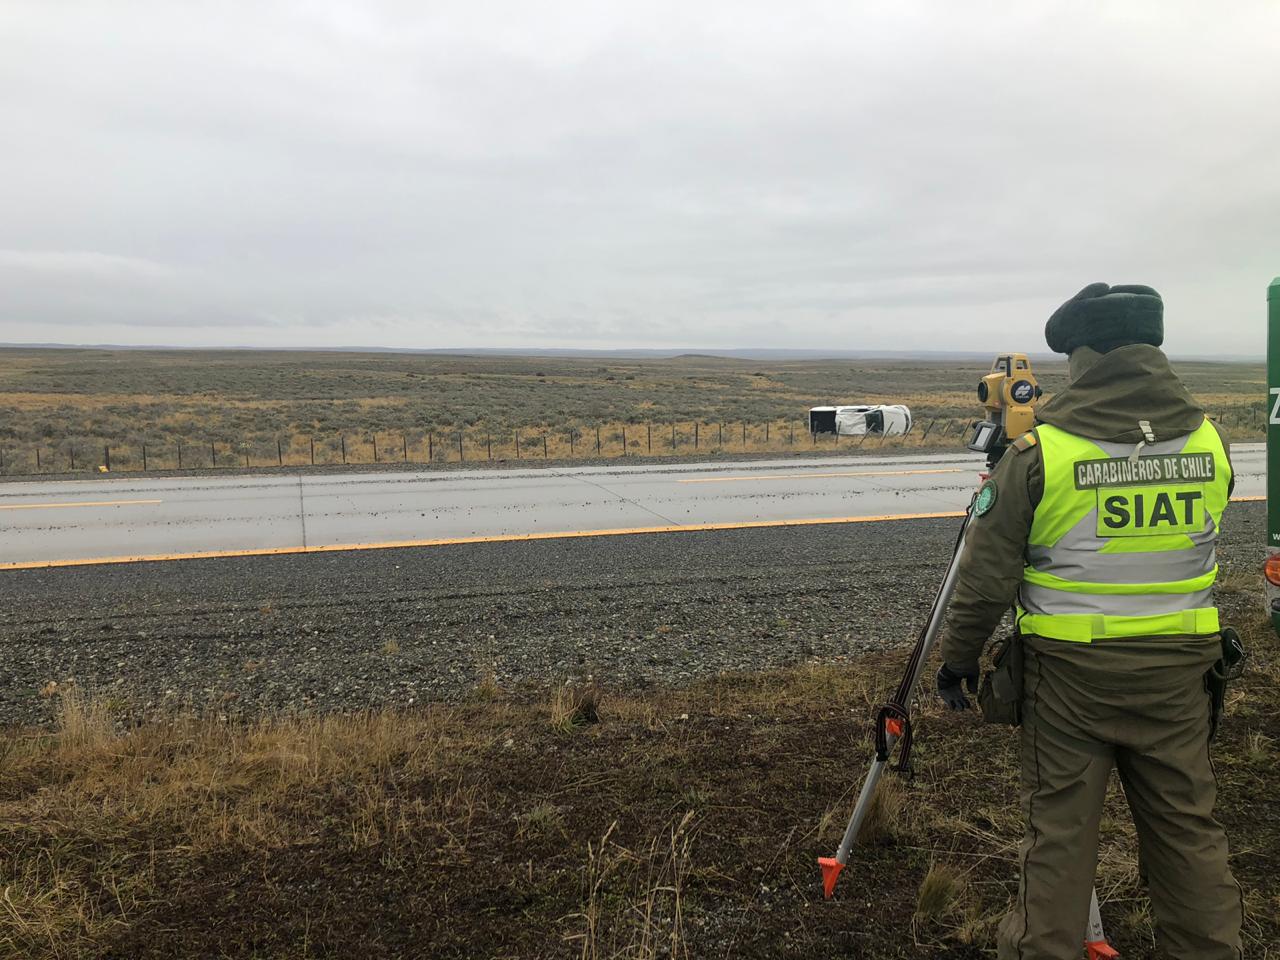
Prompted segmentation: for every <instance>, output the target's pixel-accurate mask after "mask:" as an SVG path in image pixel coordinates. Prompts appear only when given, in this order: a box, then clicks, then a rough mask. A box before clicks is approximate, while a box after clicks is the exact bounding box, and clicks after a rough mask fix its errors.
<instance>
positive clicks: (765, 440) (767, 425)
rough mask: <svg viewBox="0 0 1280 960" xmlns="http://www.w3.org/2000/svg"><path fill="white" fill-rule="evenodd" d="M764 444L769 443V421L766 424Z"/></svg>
mask: <svg viewBox="0 0 1280 960" xmlns="http://www.w3.org/2000/svg"><path fill="white" fill-rule="evenodd" d="M764 442H765V443H768V442H769V421H768V420H766V421H765V422H764Z"/></svg>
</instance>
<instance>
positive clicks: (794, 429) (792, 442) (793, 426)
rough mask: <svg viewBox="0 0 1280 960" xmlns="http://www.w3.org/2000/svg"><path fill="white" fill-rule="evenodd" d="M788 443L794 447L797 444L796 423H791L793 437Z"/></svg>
mask: <svg viewBox="0 0 1280 960" xmlns="http://www.w3.org/2000/svg"><path fill="white" fill-rule="evenodd" d="M787 443H788V444H789V445H790V446H793V447H794V446H795V445H796V425H795V424H794V423H793V424H791V439H790V440H788V441H787Z"/></svg>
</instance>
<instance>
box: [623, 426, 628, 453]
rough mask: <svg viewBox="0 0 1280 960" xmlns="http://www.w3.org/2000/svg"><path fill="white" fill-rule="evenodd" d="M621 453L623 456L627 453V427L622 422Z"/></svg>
mask: <svg viewBox="0 0 1280 960" xmlns="http://www.w3.org/2000/svg"><path fill="white" fill-rule="evenodd" d="M622 455H623V456H624V457H625V456H626V455H627V427H626V424H623V427H622Z"/></svg>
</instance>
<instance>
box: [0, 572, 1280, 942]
mask: <svg viewBox="0 0 1280 960" xmlns="http://www.w3.org/2000/svg"><path fill="white" fill-rule="evenodd" d="M1257 581H1258V578H1257V576H1256V574H1254V573H1251V572H1250V573H1243V572H1241V573H1235V574H1232V575H1230V576H1228V577H1227V578H1225V579H1224V581H1223V583H1222V589H1221V596H1220V600H1221V603H1222V606H1223V607H1224V613H1225V614H1226V615H1227V618H1228V619H1230V620H1231V621H1233V622H1236V623H1238V624H1241V625H1243V627H1244V630H1243V632H1244V634H1245V635H1246V637H1247V641H1248V643H1249V645H1250V647H1251V649H1252V659H1251V661H1250V670H1249V672H1248V673H1247V674H1246V677H1245V679H1244V680H1243V681H1242V682H1241V683H1240V684H1239V685H1238V686H1237V687H1235V688H1233V690H1232V692H1231V694H1230V702H1229V716H1228V721H1227V723H1226V725H1225V728H1224V731H1223V734H1222V737H1221V740H1220V742H1219V743H1218V745H1217V746H1216V748H1215V753H1216V759H1217V769H1218V774H1219V779H1220V783H1221V786H1220V789H1221V797H1220V816H1221V818H1222V819H1223V820H1224V822H1225V823H1226V826H1227V829H1228V831H1229V833H1230V835H1231V838H1232V842H1233V861H1232V866H1233V869H1234V870H1235V871H1236V874H1237V876H1238V878H1239V879H1240V880H1241V882H1242V884H1243V885H1244V887H1245V890H1246V891H1247V910H1248V918H1247V923H1246V928H1245V929H1246V936H1247V938H1248V948H1247V952H1248V953H1249V954H1250V955H1257V956H1264V955H1265V954H1266V951H1267V949H1268V948H1270V947H1274V945H1275V944H1276V943H1277V942H1280V877H1277V875H1276V872H1275V869H1274V865H1275V864H1276V863H1277V862H1280V828H1278V827H1277V823H1276V820H1275V816H1274V811H1275V794H1276V790H1277V787H1278V786H1280V784H1278V782H1277V781H1278V778H1280V773H1277V770H1278V769H1280V766H1278V765H1277V763H1276V759H1277V758H1276V743H1277V741H1278V740H1280V718H1278V716H1277V713H1276V710H1275V703H1276V693H1277V685H1278V684H1280V646H1278V645H1277V642H1276V639H1275V637H1274V635H1273V634H1272V632H1271V630H1270V627H1269V625H1268V624H1267V623H1266V621H1265V620H1264V619H1263V617H1262V616H1261V614H1260V612H1259V610H1260V607H1261V603H1260V598H1259V597H1258V596H1257ZM901 659H902V654H901V652H900V651H899V652H891V653H878V654H872V655H868V656H866V657H865V658H863V659H861V660H857V661H854V662H852V663H849V664H844V665H813V666H804V667H799V668H796V669H790V670H785V671H777V672H770V673H765V674H749V675H748V674H744V675H730V676H724V677H721V678H718V679H715V680H712V681H708V682H705V683H700V684H696V685H693V686H689V687H685V688H679V689H662V690H656V691H653V692H650V693H648V694H637V693H628V694H624V693H612V692H610V691H608V690H601V689H599V688H596V687H591V688H568V687H558V688H556V689H554V690H551V691H546V692H541V693H536V694H535V693H531V692H528V691H526V692H524V693H515V692H510V691H504V690H502V689H501V688H499V687H498V686H497V685H496V683H494V682H493V681H488V682H486V683H485V684H483V685H482V687H481V688H479V689H477V691H476V695H475V696H474V697H473V698H472V699H471V700H470V701H469V702H464V703H458V704H451V705H430V706H425V707H423V708H420V709H415V710H407V711H392V710H382V711H375V712H360V713H353V714H330V715H327V716H311V717H295V716H288V715H285V716H275V717H269V718H265V719H258V720H252V721H250V720H244V721H240V722H235V721H227V720H220V719H219V718H218V717H217V716H216V715H212V716H206V717H203V718H196V717H193V716H175V717H172V718H170V719H168V720H162V721H156V720H149V721H145V722H138V723H135V724H132V725H128V726H122V725H121V724H120V723H119V720H118V717H117V715H116V711H115V706H114V705H113V704H112V703H111V702H109V701H103V700H94V699H90V698H86V697H84V696H83V695H81V694H80V693H79V692H78V691H77V689H76V688H75V687H74V686H71V687H69V688H64V689H58V690H51V691H49V696H50V697H52V698H54V700H55V701H56V702H57V709H58V715H59V722H58V724H57V725H56V727H54V728H52V729H43V728H13V729H10V730H8V731H7V732H5V733H4V734H3V739H0V849H2V850H3V851H4V854H5V855H4V857H3V858H2V859H0V891H2V894H0V954H2V955H4V956H15V957H68V958H69V957H174V956H227V957H260V958H266V957H282V958H283V957H322V956H361V957H368V958H378V957H398V956H430V957H441V958H450V957H457V958H463V957H465V958H472V957H508V958H517V957H520V958H523V957H529V958H534V957H537V958H549V957H564V958H574V960H581V958H593V960H604V958H657V957H666V958H676V957H686V958H701V957H733V958H738V957H743V958H754V957H759V958H765V957H768V958H775V957H815V956H859V957H866V958H869V960H878V958H885V960H887V958H926V957H937V956H947V957H959V958H963V957H974V958H976V957H980V956H986V955H988V954H987V951H988V950H989V949H990V947H991V944H992V937H993V932H994V929H995V926H996V924H997V923H998V921H999V918H1000V916H1001V914H1002V913H1003V911H1004V909H1005V907H1006V905H1007V903H1008V901H1009V898H1010V896H1011V895H1012V893H1013V891H1014V889H1015V882H1016V863H1015V860H1016V846H1017V842H1018V838H1019V812H1018V808H1017V802H1016V798H1017V782H1016V780H1017V773H1016V770H1017V765H1016V740H1015V737H1014V735H1012V734H1011V733H1010V732H1007V731H1004V730H1001V729H996V728H991V727H982V726H980V725H979V724H977V722H976V718H974V717H972V716H954V715H949V714H946V713H944V712H941V711H940V710H939V709H937V708H936V707H935V706H934V705H932V703H926V704H925V705H924V706H923V709H922V710H921V712H920V715H919V720H918V727H917V750H916V764H917V773H916V777H915V779H914V780H911V781H905V780H902V779H900V778H897V777H889V778H887V779H886V781H885V782H884V789H883V791H882V793H881V796H880V798H879V805H878V808H877V810H876V812H875V815H874V816H873V817H872V819H871V822H870V823H869V825H868V828H867V832H866V834H865V836H864V840H863V844H862V845H861V846H859V847H858V848H857V849H856V850H855V856H854V859H853V861H852V863H851V866H850V869H848V870H847V871H846V872H845V874H844V876H843V877H842V879H841V882H840V887H839V889H838V895H837V899H836V900H835V901H834V902H824V901H823V900H822V898H821V894H820V891H819V887H818V872H817V867H816V863H815V857H816V856H818V855H819V854H824V855H825V854H829V853H830V851H831V850H832V849H833V848H834V846H835V843H836V841H837V839H838V837H839V835H840V832H841V830H842V827H843V824H844V820H845V818H846V817H847V815H848V813H849V811H850V809H851V805H852V802H853V795H854V792H855V791H856V789H857V786H858V781H859V778H860V777H861V775H862V773H863V771H864V763H865V762H866V760H867V759H868V758H869V756H870V744H869V741H868V738H867V736H866V733H867V727H868V722H869V718H870V717H871V716H872V715H873V713H874V708H875V706H876V705H877V704H878V703H879V702H880V701H881V700H882V699H883V698H884V697H885V696H886V695H887V694H888V693H889V691H890V689H891V688H892V686H893V685H894V684H895V683H896V680H897V675H898V671H899V669H900V666H901ZM1098 891H1099V894H1100V896H1101V898H1102V900H1103V902H1104V906H1103V912H1104V917H1105V920H1106V922H1107V925H1108V931H1109V933H1110V934H1111V936H1112V939H1113V941H1114V942H1115V943H1116V944H1117V946H1119V947H1121V949H1122V953H1123V955H1124V956H1125V957H1126V958H1130V960H1140V958H1149V957H1153V956H1155V955H1156V954H1155V948H1154V945H1153V942H1152V921H1151V914H1150V910H1149V907H1148V905H1147V902H1146V900H1145V898H1144V896H1143V893H1142V885H1141V881H1140V878H1139V871H1138V864H1137V860H1136V854H1135V840H1134V836H1133V831H1132V828H1131V826H1130V824H1129V818H1128V815H1127V811H1126V809H1125V806H1124V802H1123V798H1122V797H1121V796H1120V794H1119V793H1118V791H1116V792H1113V794H1112V796H1111V797H1110V799H1109V801H1108V806H1107V812H1106V815H1105V817H1104V821H1103V842H1102V848H1101V857H1100V864H1099V868H1098Z"/></svg>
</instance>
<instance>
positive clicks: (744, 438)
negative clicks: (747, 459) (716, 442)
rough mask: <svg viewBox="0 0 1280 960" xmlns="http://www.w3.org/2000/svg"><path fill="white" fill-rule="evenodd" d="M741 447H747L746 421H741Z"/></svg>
mask: <svg viewBox="0 0 1280 960" xmlns="http://www.w3.org/2000/svg"><path fill="white" fill-rule="evenodd" d="M742 449H743V450H745V449H747V421H745V420H743V421H742Z"/></svg>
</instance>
